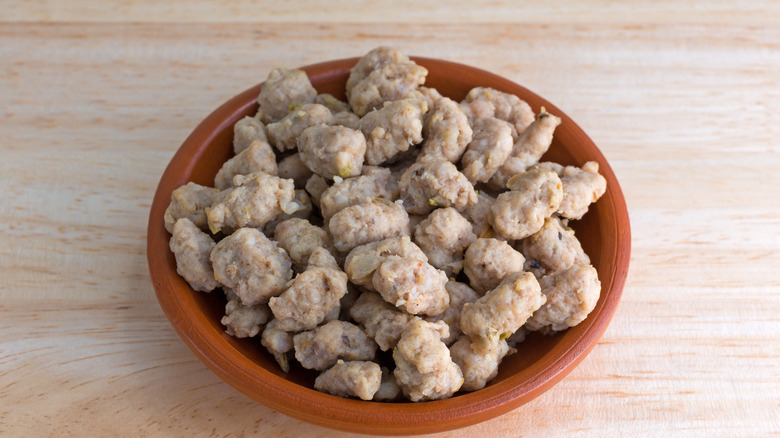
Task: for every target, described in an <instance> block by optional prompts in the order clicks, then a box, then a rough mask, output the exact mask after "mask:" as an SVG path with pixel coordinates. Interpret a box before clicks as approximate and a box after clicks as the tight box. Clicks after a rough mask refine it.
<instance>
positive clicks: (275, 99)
mask: <svg viewBox="0 0 780 438" xmlns="http://www.w3.org/2000/svg"><path fill="white" fill-rule="evenodd" d="M316 96H317V90H315V89H314V87H313V86H312V85H311V82H310V81H309V77H308V76H306V72H304V71H303V70H294V69H286V68H275V69H273V70H271V72H270V73H269V74H268V78H267V79H266V80H265V82H263V87H262V89H261V90H260V95H259V96H257V103H259V104H260V110H259V111H260V112H261V113H262V121H263V123H266V124H268V123H273V122H277V121H279V120H281V119H282V117H284V116H286V115H287V114H288V113H289V112H290V107H291V106H294V105H303V104H306V103H312V102H314V98H315V97H316Z"/></svg>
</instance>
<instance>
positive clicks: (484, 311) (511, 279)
mask: <svg viewBox="0 0 780 438" xmlns="http://www.w3.org/2000/svg"><path fill="white" fill-rule="evenodd" d="M545 301H547V298H546V297H545V296H544V294H542V290H541V288H540V286H539V282H538V281H536V277H534V275H533V274H531V273H530V272H516V273H514V274H511V275H509V276H507V277H506V278H505V279H504V281H502V282H501V284H499V285H498V286H497V287H496V288H495V289H493V290H491V291H490V292H488V293H487V294H485V295H484V296H483V297H481V298H480V299H478V300H477V301H475V302H473V303H467V304H465V305H464V306H463V310H462V311H461V313H460V328H461V330H462V331H463V334H465V335H468V336H469V337H470V338H471V341H472V343H473V344H472V349H474V351H476V352H477V353H484V352H486V351H489V350H490V347H491V346H492V345H495V344H496V343H497V342H498V341H499V340H500V339H506V338H508V337H509V336H511V335H512V333H514V332H515V331H516V330H517V329H519V328H520V327H522V326H523V324H525V322H526V321H527V320H528V318H530V317H531V315H532V314H533V313H534V312H535V311H537V310H538V309H539V308H540V307H541V306H542V304H544V303H545Z"/></svg>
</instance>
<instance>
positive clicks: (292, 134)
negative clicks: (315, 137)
mask: <svg viewBox="0 0 780 438" xmlns="http://www.w3.org/2000/svg"><path fill="white" fill-rule="evenodd" d="M334 121H335V118H334V117H333V113H331V112H330V110H329V109H328V108H327V107H325V106H323V105H320V104H318V103H307V104H305V105H301V106H296V107H294V108H293V109H292V110H291V111H290V113H289V114H287V115H286V116H284V118H283V119H282V120H279V121H278V122H274V123H269V124H268V126H266V127H265V129H266V131H267V133H268V140H269V141H270V142H271V144H273V145H274V146H276V149H278V150H280V151H281V152H284V151H289V150H292V149H295V148H296V147H297V146H298V137H299V136H300V135H301V133H302V132H303V130H304V129H306V128H308V127H310V126H317V125H332V124H333V122H334Z"/></svg>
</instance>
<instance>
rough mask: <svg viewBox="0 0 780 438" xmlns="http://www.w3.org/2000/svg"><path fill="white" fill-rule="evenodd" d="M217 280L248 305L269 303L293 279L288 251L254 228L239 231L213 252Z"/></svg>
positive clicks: (223, 241) (222, 241) (224, 240)
mask: <svg viewBox="0 0 780 438" xmlns="http://www.w3.org/2000/svg"><path fill="white" fill-rule="evenodd" d="M211 264H212V266H214V278H216V280H217V281H219V282H220V283H222V284H224V285H225V286H227V287H229V288H231V289H233V291H234V292H235V293H236V294H237V295H238V296H239V297H240V298H241V302H242V303H243V304H244V305H245V306H254V305H256V304H261V303H265V302H268V299H269V298H271V297H273V296H276V295H279V294H280V293H282V291H284V289H285V285H286V284H287V282H288V281H289V280H290V279H291V278H292V263H291V262H290V257H288V256H287V252H286V251H285V250H284V249H282V248H279V247H278V246H277V245H276V242H274V241H272V240H270V239H268V238H267V237H265V235H263V233H261V232H260V231H258V230H256V229H254V228H240V229H238V230H237V231H236V232H234V233H233V234H231V235H230V236H228V237H226V238H224V239H222V240H221V241H220V242H219V243H217V245H216V246H215V247H214V249H213V250H212V251H211Z"/></svg>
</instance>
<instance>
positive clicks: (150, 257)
mask: <svg viewBox="0 0 780 438" xmlns="http://www.w3.org/2000/svg"><path fill="white" fill-rule="evenodd" d="M411 58H412V59H413V60H414V61H415V62H417V63H418V64H420V65H422V66H424V67H430V66H439V67H443V68H446V69H447V71H448V72H455V73H458V74H469V75H478V76H481V77H485V78H488V79H489V81H490V82H491V84H492V86H493V87H494V88H497V89H499V90H502V91H507V92H509V93H512V94H521V95H522V96H523V99H524V100H526V101H527V102H528V103H529V104H531V106H532V107H535V108H538V107H539V106H544V107H545V108H547V110H548V111H549V112H551V113H553V114H556V115H558V116H559V117H560V118H561V120H562V123H564V124H567V125H568V128H569V129H570V130H572V131H573V135H575V136H576V137H577V140H578V141H579V143H580V146H581V148H582V150H583V152H582V153H583V154H587V155H588V156H589V158H595V161H597V162H598V163H599V173H601V174H602V175H603V176H604V177H605V178H606V179H607V191H606V192H605V194H604V195H603V196H602V198H601V199H600V200H599V202H605V203H609V204H610V208H612V209H613V210H614V211H615V215H614V217H612V218H600V221H599V225H600V227H601V229H602V232H604V231H605V230H606V231H607V232H609V233H611V234H612V236H613V239H607V241H609V240H611V241H612V242H613V243H614V245H612V246H611V247H610V248H602V252H603V251H605V250H610V251H609V255H608V257H609V258H612V259H614V261H615V262H614V264H613V268H612V270H611V271H610V272H609V278H601V279H600V280H601V281H602V284H603V285H606V284H608V285H611V287H610V288H609V291H608V292H609V293H605V292H607V291H606V290H604V289H603V290H602V299H604V300H605V302H604V305H603V306H601V307H600V308H599V311H598V312H596V311H594V312H592V313H591V314H590V315H589V316H588V320H590V325H589V326H588V327H587V329H586V330H585V332H584V333H583V334H582V336H581V337H580V338H578V339H577V340H576V341H575V342H573V343H571V344H570V345H562V346H561V349H562V351H559V352H558V353H559V354H556V355H551V354H547V355H545V356H543V357H542V358H541V359H540V360H539V361H537V362H535V363H533V364H532V365H530V366H529V367H528V368H526V369H525V370H523V372H522V373H519V374H516V375H512V376H510V377H508V378H507V379H505V380H504V381H502V382H500V384H496V385H492V386H488V387H486V388H484V389H482V390H479V391H475V392H471V393H467V394H463V395H460V396H458V397H455V398H451V399H446V400H437V401H428V402H422V403H380V402H370V401H362V400H353V399H347V398H340V397H335V396H332V395H329V394H324V393H320V392H318V391H315V390H312V389H309V388H305V387H303V386H301V385H298V384H297V383H294V382H291V381H289V380H287V379H284V378H282V377H280V376H277V375H275V374H273V373H271V372H269V371H268V370H266V369H264V368H263V367H260V366H259V365H257V364H255V363H253V362H251V361H249V360H248V359H247V358H246V357H245V356H244V355H243V354H241V352H240V351H238V350H237V349H236V348H235V347H233V346H231V345H230V344H227V343H224V340H221V338H219V337H218V336H217V334H215V333H211V332H209V331H207V330H206V331H204V330H202V329H200V328H199V326H198V324H196V323H195V321H193V320H192V318H191V316H192V315H193V313H192V312H193V310H195V305H194V300H193V298H192V296H191V295H188V294H179V293H175V291H174V290H175V288H176V287H178V286H175V285H174V284H173V282H172V281H173V277H172V276H171V275H169V273H170V267H169V266H166V265H168V264H169V257H168V251H169V249H168V240H169V238H170V234H169V233H168V232H167V230H166V229H165V227H164V223H163V216H164V212H165V209H166V207H167V206H168V203H169V202H170V195H171V192H172V191H173V190H174V189H175V188H177V187H179V186H180V185H182V184H185V183H186V182H188V181H189V179H190V176H191V174H192V171H193V169H194V166H195V163H196V162H197V161H198V160H199V159H200V158H201V157H202V156H203V154H204V152H205V151H206V150H207V148H208V146H209V145H210V144H211V143H212V142H213V141H214V139H215V138H216V136H217V135H218V133H219V132H220V131H223V130H224V129H226V128H227V127H232V125H233V124H234V123H235V122H236V121H237V120H238V119H240V118H241V117H243V115H242V114H243V113H246V112H247V111H248V110H249V109H250V108H251V107H252V106H253V105H256V101H255V98H256V97H257V94H258V93H259V91H260V87H261V86H262V83H260V84H258V85H255V86H254V87H251V88H249V89H247V90H245V91H243V92H242V93H240V94H238V95H236V96H234V97H233V98H231V99H230V100H228V101H227V102H225V103H224V104H222V105H221V106H220V107H218V108H217V109H216V110H214V111H213V112H212V113H211V114H209V115H208V116H207V117H206V118H205V119H204V120H203V121H202V122H200V124H199V125H198V126H197V127H196V128H195V129H194V130H193V131H192V133H191V134H190V135H189V136H188V137H187V139H186V140H185V141H184V142H183V143H182V145H181V146H180V147H179V149H178V150H177V152H176V153H175V154H174V156H173V157H172V158H171V161H170V162H169V164H168V166H167V167H166V169H165V171H164V172H163V175H162V177H161V179H160V182H159V184H158V187H157V190H156V192H155V195H154V200H153V202H152V207H151V210H150V213H149V223H148V230H147V261H148V265H149V271H150V276H151V279H152V284H153V287H154V290H155V294H156V296H157V299H158V302H159V303H160V307H161V308H162V310H163V312H164V313H165V315H166V317H167V318H168V320H169V321H170V323H171V325H172V326H173V327H174V329H175V330H176V332H177V333H178V335H179V337H180V338H181V339H182V340H183V341H184V343H185V344H186V345H187V346H188V347H189V348H190V349H191V350H192V351H193V352H194V353H195V355H196V356H197V357H198V358H199V359H200V360H201V361H202V362H203V363H204V364H206V365H207V366H208V367H209V368H210V369H211V370H212V371H213V372H214V373H215V374H217V375H218V376H219V377H220V378H221V379H223V380H224V381H226V382H227V383H228V384H230V385H231V386H233V387H234V388H236V389H238V390H239V391H241V392H242V393H244V394H246V395H247V396H249V397H250V398H252V399H254V400H255V401H258V402H260V403H262V404H264V405H266V406H268V407H269V408H271V409H274V410H276V411H278V412H281V413H283V414H285V415H288V416H291V417H294V418H297V419H300V420H303V421H306V422H309V423H314V424H318V425H321V426H325V427H329V428H333V429H339V430H344V431H350V432H363V433H372V434H383V435H403V434H423V433H433V432H442V431H446V430H452V429H457V428H461V427H465V426H469V425H472V424H476V423H478V422H481V421H486V420H488V419H490V418H493V417H496V416H498V415H501V414H504V413H506V412H509V411H511V410H513V409H515V408H517V407H518V406H520V405H522V404H524V403H527V402H528V401H530V400H532V399H533V398H535V397H537V396H538V395H540V394H541V393H543V392H544V391H546V390H548V389H549V388H550V387H552V386H553V385H555V384H556V383H558V382H559V381H560V380H562V379H563V378H564V377H565V376H566V375H568V374H569V373H570V372H571V371H572V370H573V369H574V368H575V367H576V366H577V365H578V364H579V363H580V362H581V361H582V360H583V359H584V358H585V357H586V356H587V355H588V353H589V352H590V351H591V350H592V349H593V348H594V347H595V345H596V343H597V341H598V339H599V338H600V337H601V336H602V335H603V333H604V331H605V330H606V328H607V326H608V325H609V322H610V321H611V319H612V317H613V316H614V314H615V312H616V310H617V305H618V303H619V301H620V298H621V296H622V292H623V288H624V286H625V282H626V277H627V273H628V264H629V260H630V252H631V232H630V223H629V218H628V210H627V207H626V202H625V199H624V197H623V193H622V190H621V188H620V185H619V184H618V181H617V179H616V177H615V174H614V172H613V171H612V168H611V167H610V166H609V164H608V163H607V161H606V159H605V158H604V156H603V154H602V153H601V151H600V150H599V149H598V148H597V147H596V145H595V144H594V143H593V141H592V140H591V139H590V138H589V137H588V136H587V134H585V132H584V131H583V130H582V129H581V128H580V127H579V126H578V125H577V124H576V123H575V122H574V121H573V120H571V119H570V118H569V117H568V116H567V115H566V114H565V113H564V112H562V111H561V110H560V109H559V108H557V107H556V106H555V105H553V104H552V103H550V102H548V101H547V100H545V99H544V98H542V97H541V96H539V95H537V94H535V93H533V92H531V91H530V90H528V89H526V88H525V87H523V86H521V85H518V84H516V83H514V82H512V81H510V80H508V79H506V78H503V77H501V76H498V75H496V74H494V73H490V72H487V71H485V70H481V69H478V68H476V67H472V66H469V65H465V64H460V63H455V62H451V61H445V60H440V59H434V58H426V57H411ZM359 59H360V58H358V57H354V58H344V59H337V60H332V61H327V62H322V63H318V64H312V65H308V66H305V67H301V70H304V71H305V72H306V73H307V74H308V76H309V78H310V79H311V80H312V82H317V81H322V80H328V79H331V78H332V77H338V76H342V75H344V74H348V72H349V70H350V69H351V67H352V66H353V65H354V64H355V63H356V62H357V61H358V60H359ZM486 82H487V80H486ZM518 92H519V93H518ZM604 219H611V220H610V221H609V223H605V222H606V221H605V220H604ZM602 240H603V239H602ZM604 257H607V256H605V255H602V258H604ZM166 268H168V269H167V270H166ZM175 272H176V270H175V267H174V268H173V273H174V274H175ZM605 289H606V288H605ZM218 346H219V348H217V347H218ZM225 347H227V348H225ZM548 356H555V357H548ZM247 382H248V384H247ZM465 401H467V402H468V403H467V404H466V405H465V406H464V402H465ZM369 405H370V406H371V408H372V409H366V407H367V406H369Z"/></svg>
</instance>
